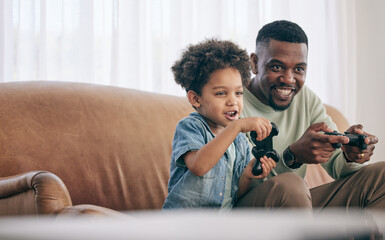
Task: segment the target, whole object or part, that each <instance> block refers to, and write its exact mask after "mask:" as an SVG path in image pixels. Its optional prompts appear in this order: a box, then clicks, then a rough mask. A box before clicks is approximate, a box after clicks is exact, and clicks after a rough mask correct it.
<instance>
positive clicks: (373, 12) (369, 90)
mask: <svg viewBox="0 0 385 240" xmlns="http://www.w3.org/2000/svg"><path fill="white" fill-rule="evenodd" d="M384 12H385V1H384V0H370V1H366V0H356V9H355V14H356V50H355V51H356V54H357V62H356V69H352V71H356V74H357V89H356V93H355V95H356V97H357V98H356V101H357V102H356V104H357V110H356V120H357V122H358V123H361V124H363V125H364V127H365V130H366V131H367V132H369V133H372V134H374V135H376V136H377V137H378V138H379V143H378V144H377V145H376V150H375V153H374V155H373V157H372V160H374V161H385V146H384V143H385V125H384V123H385V91H384V90H385V62H384V60H385V25H384V24H385V14H384ZM353 14H354V13H353Z"/></svg>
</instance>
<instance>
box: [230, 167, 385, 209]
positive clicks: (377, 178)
mask: <svg viewBox="0 0 385 240" xmlns="http://www.w3.org/2000/svg"><path fill="white" fill-rule="evenodd" d="M235 207H261V208H280V207H289V208H290V207H292V208H294V207H300V208H320V209H323V208H328V207H354V208H385V162H378V163H374V164H369V165H368V166H365V167H363V168H361V169H360V170H358V171H357V172H355V173H353V174H351V175H349V176H347V177H345V178H342V179H339V180H336V181H334V182H331V183H328V184H325V185H321V186H318V187H315V188H312V189H310V190H309V188H308V187H307V185H306V182H305V181H304V180H303V179H302V178H301V177H299V176H298V175H296V174H293V173H283V174H280V175H278V176H275V177H272V178H270V179H269V180H267V181H265V182H263V183H262V184H260V185H258V186H256V187H255V188H253V189H251V190H250V191H249V192H248V193H246V194H245V195H244V196H243V197H242V198H241V199H239V201H238V202H237V203H236V206H235Z"/></svg>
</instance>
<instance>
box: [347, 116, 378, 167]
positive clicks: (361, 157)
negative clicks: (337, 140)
mask: <svg viewBox="0 0 385 240" xmlns="http://www.w3.org/2000/svg"><path fill="white" fill-rule="evenodd" d="M346 131H347V132H349V133H357V134H365V135H366V136H368V137H367V138H365V140H364V141H365V143H366V144H367V145H368V146H367V148H366V149H365V150H361V149H360V148H358V147H355V146H349V145H343V146H342V147H341V149H342V151H344V154H345V158H346V159H347V160H348V161H349V162H357V163H361V164H362V163H364V162H367V161H369V160H370V157H371V156H372V155H373V151H374V148H375V146H374V145H375V144H376V143H377V142H378V138H377V137H376V136H374V135H371V134H368V133H366V132H364V131H363V126H362V125H361V124H357V125H353V126H351V127H350V128H348V130H346Z"/></svg>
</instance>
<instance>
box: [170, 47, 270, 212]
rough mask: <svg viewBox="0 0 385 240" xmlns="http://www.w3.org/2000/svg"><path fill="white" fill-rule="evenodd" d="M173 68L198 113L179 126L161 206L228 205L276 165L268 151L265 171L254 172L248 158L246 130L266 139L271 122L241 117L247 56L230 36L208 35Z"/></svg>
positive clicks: (182, 121) (246, 75)
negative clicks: (210, 37) (209, 37)
mask: <svg viewBox="0 0 385 240" xmlns="http://www.w3.org/2000/svg"><path fill="white" fill-rule="evenodd" d="M172 71H173V73H174V77H175V81H176V82H177V83H178V84H180V85H181V86H182V87H183V88H184V89H185V90H186V92H187V98H188V100H189V102H190V103H191V105H192V106H193V107H194V109H195V110H196V112H194V113H191V114H190V115H189V116H188V117H187V118H184V119H182V120H181V121H180V122H179V123H178V125H177V127H176V130H175V134H174V140H173V151H172V156H171V165H170V179H169V183H168V192H169V194H168V196H167V198H166V201H165V203H164V205H163V208H205V207H213V208H223V209H230V208H232V206H233V205H234V203H235V202H236V199H237V198H238V197H241V196H242V195H243V194H244V193H246V192H247V191H248V190H249V187H250V184H251V179H252V178H264V177H266V176H267V175H268V174H269V173H270V171H271V170H272V169H273V168H274V167H275V166H276V163H275V162H274V161H273V160H272V159H270V158H267V157H266V156H264V157H263V158H261V163H262V168H263V173H262V174H261V175H259V176H254V175H253V174H252V172H251V169H252V166H253V163H254V161H255V159H253V160H251V161H250V150H249V145H248V142H247V139H246V137H245V136H244V134H243V133H245V132H250V131H256V132H257V135H258V137H257V140H262V139H264V138H266V137H267V136H269V134H270V131H271V129H272V126H271V124H270V122H269V121H268V120H267V119H264V118H259V117H252V118H242V119H239V117H240V114H241V112H242V109H243V86H244V85H246V84H247V83H248V82H249V80H250V66H249V57H248V56H247V53H246V51H245V50H241V49H240V48H239V47H238V46H237V45H235V44H234V43H232V42H230V41H218V40H207V41H204V42H202V43H199V44H197V45H192V46H190V47H189V48H188V49H187V50H186V51H185V52H184V53H183V55H182V58H181V59H180V60H179V61H177V62H175V64H174V65H173V66H172Z"/></svg>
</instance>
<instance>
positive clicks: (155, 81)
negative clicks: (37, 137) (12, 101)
mask: <svg viewBox="0 0 385 240" xmlns="http://www.w3.org/2000/svg"><path fill="white" fill-rule="evenodd" d="M0 7H1V9H0V81H1V82H6V81H35V80H55V81H72V82H90V83H97V84H104V85H113V86H121V87H127V88H135V89H141V90H146V91H153V92H160V93H166V94H173V95H184V92H183V91H182V90H181V88H180V87H179V86H178V85H176V84H175V83H174V80H173V76H172V73H171V71H170V67H171V65H172V64H173V62H174V61H175V60H176V59H177V58H178V57H179V56H180V54H181V51H182V50H183V49H185V48H186V46H187V45H188V44H191V43H197V42H200V41H202V40H204V39H206V38H212V37H216V38H219V39H226V40H232V41H234V42H236V43H237V44H239V45H240V46H241V47H242V48H245V49H247V51H248V52H249V53H251V52H252V51H254V46H255V43H254V42H255V37H256V35H257V32H258V30H259V29H260V28H261V27H262V26H263V25H264V24H266V23H268V22H271V21H274V20H278V19H287V20H291V21H294V22H296V23H298V24H299V25H300V26H302V27H303V29H304V30H305V32H306V33H307V35H308V37H309V59H308V64H309V67H308V76H307V82H306V84H307V85H308V86H309V87H310V88H311V89H313V90H314V91H315V92H316V93H317V94H318V95H319V96H320V97H321V99H322V100H323V101H324V102H325V103H329V104H331V105H333V106H335V107H337V108H338V109H340V110H341V111H342V112H343V113H344V114H345V116H347V117H349V118H350V119H352V120H353V121H354V117H355V112H354V109H355V105H354V104H349V99H351V98H352V97H354V96H352V94H353V93H354V92H355V89H354V88H355V84H354V83H355V81H356V80H355V78H354V74H352V73H350V72H349V68H351V67H352V66H353V67H354V66H355V65H354V64H355V55H354V51H353V50H352V49H354V47H355V43H354V41H352V39H354V37H352V36H353V35H354V14H353V13H354V2H352V1H349V0H340V1H335V0H313V1H308V0H290V1H289V0H260V1H256V0H210V1H207V0H189V1H182V0H0ZM352 83H353V84H352Z"/></svg>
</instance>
